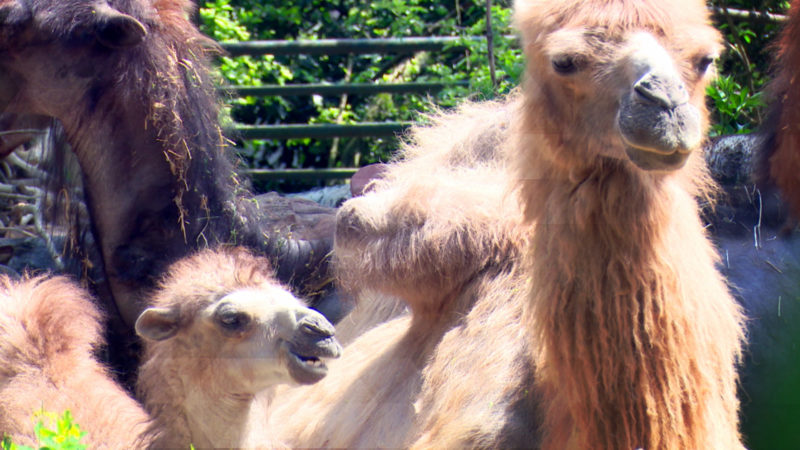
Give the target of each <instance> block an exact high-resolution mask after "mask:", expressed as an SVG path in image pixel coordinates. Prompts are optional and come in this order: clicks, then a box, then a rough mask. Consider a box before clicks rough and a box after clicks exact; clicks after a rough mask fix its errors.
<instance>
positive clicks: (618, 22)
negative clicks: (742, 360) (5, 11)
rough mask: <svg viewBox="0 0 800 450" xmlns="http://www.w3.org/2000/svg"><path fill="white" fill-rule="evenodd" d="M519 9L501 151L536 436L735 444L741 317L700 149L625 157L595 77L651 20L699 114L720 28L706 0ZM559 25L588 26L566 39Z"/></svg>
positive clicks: (642, 443) (609, 100)
mask: <svg viewBox="0 0 800 450" xmlns="http://www.w3.org/2000/svg"><path fill="white" fill-rule="evenodd" d="M516 19H517V23H518V26H519V27H520V29H521V31H522V34H523V42H524V45H525V52H526V56H527V59H528V66H527V67H528V70H527V73H528V75H529V77H528V79H527V80H526V84H525V87H524V93H525V104H524V113H523V115H522V117H521V119H522V120H521V122H520V127H521V128H519V129H518V130H517V132H516V134H517V136H518V137H519V142H518V144H517V146H518V147H517V150H516V155H515V157H516V158H515V159H516V161H515V162H514V166H515V173H516V176H517V177H518V179H519V180H520V182H521V186H522V199H523V202H524V209H525V213H526V217H527V219H528V220H529V221H531V223H532V225H533V230H532V236H533V237H532V240H531V245H530V248H529V251H528V256H527V264H528V265H529V273H530V276H531V281H532V289H531V292H530V297H529V298H530V299H529V302H528V305H527V307H526V312H525V316H524V317H525V318H524V321H525V323H526V324H527V327H528V329H529V331H530V332H531V335H532V337H533V339H534V342H535V343H536V344H535V346H534V351H535V352H534V358H535V360H536V361H537V362H538V367H537V371H536V377H537V382H536V386H537V389H538V391H539V392H540V394H541V396H542V406H543V412H544V423H543V432H544V433H543V439H544V441H543V446H544V447H547V448H566V447H573V446H574V447H578V448H639V447H643V448H648V449H656V448H737V447H741V444H740V441H739V438H738V430H737V408H738V402H737V399H736V371H735V368H736V363H737V361H738V358H739V355H740V345H741V342H742V316H741V313H740V311H739V309H738V306H737V305H736V303H734V301H733V299H732V298H731V296H730V294H729V293H728V290H727V288H726V286H725V283H724V281H723V280H722V278H721V277H720V275H719V274H718V273H717V271H716V270H715V265H716V264H717V263H718V259H717V256H716V254H715V252H714V249H713V247H712V245H711V244H710V242H709V241H708V239H707V237H706V234H705V232H704V230H703V226H702V223H701V221H700V219H699V216H698V206H697V203H696V201H695V198H694V197H695V196H696V195H698V194H700V193H702V190H703V189H704V188H705V186H706V184H707V181H706V180H707V176H706V174H705V172H704V165H703V162H702V156H701V155H698V153H699V152H698V151H694V152H693V153H692V155H691V156H690V157H689V160H688V162H687V163H686V167H685V168H683V169H682V170H677V171H675V170H671V171H665V172H662V171H643V170H640V169H639V168H638V167H636V166H634V165H633V164H631V163H630V162H629V161H627V160H626V159H627V158H625V156H624V155H625V152H628V150H627V149H625V144H624V143H623V142H621V141H620V132H619V131H618V129H617V128H616V127H615V124H616V123H617V121H618V120H620V119H619V118H618V116H617V114H618V113H616V111H615V110H614V108H616V107H617V106H616V103H615V101H614V100H615V99H616V98H617V95H618V94H617V93H616V92H615V90H614V89H615V85H616V81H619V80H613V81H612V80H610V79H608V78H607V76H608V75H609V74H610V73H613V72H612V71H614V70H617V69H618V67H619V66H618V65H619V64H623V65H624V64H625V63H626V62H625V59H624V57H623V58H620V55H618V54H616V52H618V51H620V47H619V45H620V44H622V43H624V40H625V39H626V38H629V37H631V36H633V34H632V33H633V32H635V31H636V30H646V31H648V32H650V33H652V34H653V35H654V36H655V37H656V38H657V39H658V40H659V41H660V43H661V44H662V45H663V46H664V47H665V49H666V50H667V52H669V54H671V56H672V58H674V60H675V61H677V64H678V66H677V67H676V68H677V70H678V74H679V76H680V77H681V78H682V79H683V83H684V84H685V88H686V89H687V90H688V99H689V102H690V104H692V105H694V106H695V107H696V108H697V110H698V111H700V113H701V114H702V119H701V120H702V124H703V129H705V125H706V122H707V119H706V118H705V107H704V89H705V86H706V83H707V82H708V79H709V78H710V77H709V76H707V74H706V72H709V70H708V69H707V64H705V60H704V58H705V57H706V56H707V55H713V54H714V52H715V51H717V47H718V41H719V36H718V34H717V32H716V31H715V30H714V29H713V28H711V27H710V26H709V25H708V24H707V22H708V19H707V17H706V11H705V4H704V2H701V1H683V0H678V1H672V2H663V1H658V2H656V1H639V2H631V1H625V0H617V1H603V2H601V1H589V2H580V5H579V4H578V2H576V1H562V2H545V1H527V0H519V1H518V2H517V8H516ZM558 29H578V30H589V31H587V33H597V34H596V35H594V34H586V35H584V36H586V38H585V41H583V42H581V41H575V42H566V43H565V42H563V41H560V40H559V39H558V38H556V37H554V35H556V33H557V31H556V30H558ZM595 36H596V37H595ZM595 38H599V39H602V40H604V42H598V41H596V40H595ZM586 51H588V52H589V53H583V52H586ZM623 51H624V50H623ZM561 52H565V53H567V54H573V53H572V52H578V53H577V54H578V55H581V56H580V57H581V58H585V60H584V61H583V64H585V67H583V68H581V69H580V71H579V73H578V74H576V75H575V76H574V77H569V76H567V77H564V76H558V75H556V74H554V73H553V71H552V69H551V61H550V59H551V58H556V57H557V55H559V54H562V53H561ZM633 58H636V56H634V57H633ZM553 61H556V59H553ZM701 63H702V64H701ZM552 64H555V63H552ZM660 70H663V68H662V69H660ZM617 76H620V77H621V79H622V80H623V82H624V80H625V78H626V74H625V72H622V73H619V74H618V75H617ZM629 76H630V74H629V75H628V77H629ZM633 81H635V79H634V80H633ZM577 83H587V84H586V85H583V86H581V85H577ZM638 89H639V88H638V87H637V94H640V91H638ZM586 93H592V94H591V95H592V97H594V98H592V97H586ZM623 99H624V97H623ZM609 107H611V108H610V109H607V108H609ZM620 114H621V113H620ZM566 123H569V124H570V126H568V127H565V126H564V124H566ZM697 144H699V142H698V143H695V146H694V147H690V148H689V150H696V149H697ZM623 149H625V150H624V151H623Z"/></svg>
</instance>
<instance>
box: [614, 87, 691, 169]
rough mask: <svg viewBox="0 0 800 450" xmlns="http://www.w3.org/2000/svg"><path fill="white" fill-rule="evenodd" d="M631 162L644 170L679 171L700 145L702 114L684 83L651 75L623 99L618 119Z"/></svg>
mask: <svg viewBox="0 0 800 450" xmlns="http://www.w3.org/2000/svg"><path fill="white" fill-rule="evenodd" d="M617 124H618V126H619V130H620V135H621V138H622V140H623V142H624V143H625V152H626V154H627V155H628V158H629V159H630V160H631V162H633V163H634V164H636V166H638V167H639V168H641V169H643V170H677V169H680V168H681V167H683V165H684V164H685V163H686V160H687V159H688V158H689V154H690V153H691V152H692V150H694V149H695V148H697V147H698V146H699V145H700V141H701V139H702V132H701V130H702V120H701V116H700V111H699V110H698V109H697V108H696V107H695V106H694V105H692V104H691V103H689V94H688V92H687V91H686V87H685V86H684V84H683V82H682V81H681V80H680V79H678V78H676V77H673V76H668V75H663V74H657V73H653V72H649V73H647V74H645V75H644V76H642V77H641V78H640V79H639V80H638V81H637V82H636V83H635V84H634V85H633V88H632V89H631V91H630V92H629V94H628V95H626V96H624V97H623V98H622V101H621V104H620V109H619V113H618V116H617Z"/></svg>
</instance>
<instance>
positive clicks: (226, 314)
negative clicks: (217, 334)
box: [214, 305, 250, 332]
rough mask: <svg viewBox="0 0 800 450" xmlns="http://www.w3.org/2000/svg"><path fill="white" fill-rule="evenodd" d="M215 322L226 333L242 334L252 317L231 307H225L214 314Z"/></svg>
mask: <svg viewBox="0 0 800 450" xmlns="http://www.w3.org/2000/svg"><path fill="white" fill-rule="evenodd" d="M214 321H215V322H216V323H217V324H218V325H219V326H220V328H222V329H223V330H225V331H230V332H241V331H244V330H246V329H247V326H248V325H249V324H250V315H249V314H247V313H244V312H241V311H238V310H236V309H235V308H233V307H232V306H230V305H223V306H222V307H220V308H219V309H217V312H216V313H215V314H214Z"/></svg>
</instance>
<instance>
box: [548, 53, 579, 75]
mask: <svg viewBox="0 0 800 450" xmlns="http://www.w3.org/2000/svg"><path fill="white" fill-rule="evenodd" d="M550 62H551V64H552V65H553V70H555V71H556V73H558V74H559V75H572V74H574V73H576V72H577V71H578V70H580V65H581V64H580V61H579V60H578V59H577V58H575V57H574V56H571V55H558V56H556V57H554V58H553V59H552V60H551V61H550Z"/></svg>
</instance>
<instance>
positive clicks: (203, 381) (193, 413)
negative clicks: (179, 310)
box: [137, 343, 274, 448]
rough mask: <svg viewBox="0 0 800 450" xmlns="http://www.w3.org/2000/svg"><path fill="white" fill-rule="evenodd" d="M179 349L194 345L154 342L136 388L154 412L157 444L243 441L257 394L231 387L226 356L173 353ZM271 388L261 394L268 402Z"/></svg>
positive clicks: (176, 445)
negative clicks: (218, 357)
mask: <svg viewBox="0 0 800 450" xmlns="http://www.w3.org/2000/svg"><path fill="white" fill-rule="evenodd" d="M180 354H191V350H188V349H180V348H179V346H176V345H174V344H172V343H157V344H152V345H151V347H150V348H149V349H148V351H147V355H146V356H145V358H144V363H143V364H142V366H141V369H140V371H139V381H138V386H137V391H138V394H139V397H140V398H141V399H142V402H143V404H144V407H145V409H146V410H147V412H148V413H149V414H150V415H151V416H152V418H153V421H152V424H151V425H150V428H149V430H148V433H149V437H150V438H151V439H153V440H154V447H156V448H185V447H186V446H188V445H189V444H193V445H194V446H195V447H196V448H236V447H239V446H240V445H241V439H243V438H244V436H245V427H246V426H247V417H248V415H249V414H250V409H251V406H252V404H253V401H254V398H255V396H254V395H252V394H247V393H237V392H231V389H230V382H229V381H228V380H229V376H230V375H229V374H228V373H227V372H226V371H225V369H224V368H223V367H220V365H221V364H224V361H219V360H216V361H214V360H211V361H209V360H208V359H205V358H198V357H195V356H190V357H183V358H182V357H175V355H180ZM273 391H274V388H270V389H267V390H265V391H263V392H262V393H261V394H259V399H260V401H262V402H267V403H268V402H269V400H270V399H271V397H272V395H273V394H272V392H273Z"/></svg>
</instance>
